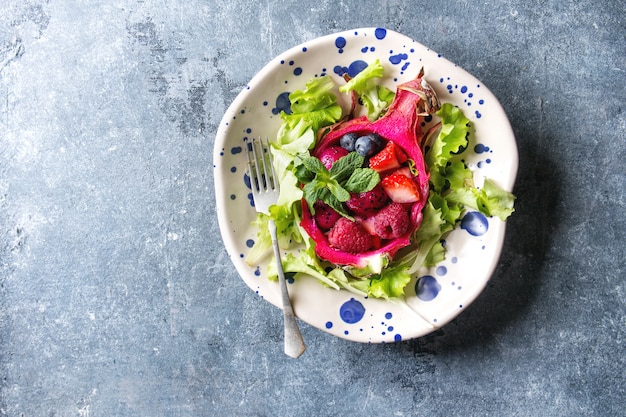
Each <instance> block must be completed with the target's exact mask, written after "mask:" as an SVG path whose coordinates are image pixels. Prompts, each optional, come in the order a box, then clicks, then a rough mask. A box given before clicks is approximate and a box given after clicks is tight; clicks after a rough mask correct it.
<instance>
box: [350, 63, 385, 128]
mask: <svg viewBox="0 0 626 417" xmlns="http://www.w3.org/2000/svg"><path fill="white" fill-rule="evenodd" d="M383 72H384V67H383V66H382V64H381V63H380V60H378V59H377V60H376V61H374V62H372V63H370V64H369V65H368V66H367V67H365V69H363V71H361V72H359V73H358V74H357V75H356V76H355V77H354V78H352V79H351V80H350V81H348V82H347V83H346V84H344V85H342V86H340V87H339V91H341V92H342V93H348V92H350V91H354V92H355V93H356V94H357V95H358V96H359V98H360V99H361V101H362V102H363V104H364V105H365V108H366V109H367V117H368V118H369V119H370V120H376V119H377V118H378V117H379V116H380V114H381V113H382V111H383V110H385V109H386V108H387V107H388V106H389V105H390V104H391V102H392V101H393V98H394V96H395V93H394V92H393V91H391V90H389V89H388V88H386V87H384V86H382V85H379V84H378V82H377V79H378V78H381V77H382V76H383Z"/></svg>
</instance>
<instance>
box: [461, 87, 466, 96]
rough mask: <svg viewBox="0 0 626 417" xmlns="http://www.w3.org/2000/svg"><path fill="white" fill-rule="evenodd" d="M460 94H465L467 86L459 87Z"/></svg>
mask: <svg viewBox="0 0 626 417" xmlns="http://www.w3.org/2000/svg"><path fill="white" fill-rule="evenodd" d="M461 93H463V94H465V93H467V86H466V85H464V86H463V87H461Z"/></svg>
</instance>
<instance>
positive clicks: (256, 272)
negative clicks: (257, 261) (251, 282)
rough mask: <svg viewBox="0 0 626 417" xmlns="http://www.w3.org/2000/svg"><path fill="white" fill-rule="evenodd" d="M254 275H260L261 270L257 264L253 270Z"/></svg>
mask: <svg viewBox="0 0 626 417" xmlns="http://www.w3.org/2000/svg"><path fill="white" fill-rule="evenodd" d="M254 275H256V276H257V277H259V276H261V270H260V269H259V267H258V266H257V268H256V270H255V271H254Z"/></svg>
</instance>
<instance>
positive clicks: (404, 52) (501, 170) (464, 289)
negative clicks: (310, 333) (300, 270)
mask: <svg viewBox="0 0 626 417" xmlns="http://www.w3.org/2000/svg"><path fill="white" fill-rule="evenodd" d="M376 58H378V59H380V61H381V62H382V63H383V65H384V67H385V77H384V79H383V81H382V82H383V83H384V84H385V85H386V86H387V87H389V88H392V89H394V90H395V86H396V85H397V84H399V83H402V82H405V81H408V80H410V79H412V78H414V77H415V76H416V75H417V73H418V72H419V70H420V68H421V67H424V69H425V74H426V79H427V80H428V81H429V83H430V84H431V85H432V86H433V88H434V89H435V91H436V92H437V93H438V95H439V98H440V99H441V101H442V102H450V103H452V104H455V105H457V106H458V107H460V108H461V109H462V110H463V112H464V114H465V115H466V116H467V117H468V118H469V119H470V121H471V123H472V126H473V128H474V132H473V133H472V135H471V137H470V145H469V146H468V148H467V150H466V151H465V153H464V159H465V161H466V162H467V163H468V164H469V166H470V168H471V169H472V170H473V172H474V176H475V182H476V184H477V185H481V184H482V180H483V179H484V178H485V177H489V178H491V179H494V180H495V181H496V182H497V183H498V184H499V185H500V186H502V187H503V188H505V189H507V190H509V191H511V190H512V188H513V184H514V181H515V176H516V174H517V164H518V156H517V147H516V143H515V137H514V135H513V132H512V129H511V126H510V124H509V121H508V119H507V117H506V115H505V113H504V111H503V109H502V107H501V105H500V103H499V102H498V101H497V99H496V98H495V97H494V95H493V94H492V93H491V92H490V91H489V90H488V89H487V88H486V87H485V86H484V85H483V84H482V83H481V82H480V81H479V80H477V79H476V78H475V77H473V76H472V75H470V74H469V73H467V72H466V71H465V70H463V69H461V68H459V67H458V66H456V65H454V64H453V63H451V62H449V61H447V60H446V59H445V58H443V57H441V55H439V54H437V53H436V52H434V51H432V50H430V49H429V48H427V47H425V46H423V45H421V44H419V43H418V42H416V41H414V40H412V39H410V38H408V37H406V36H404V35H401V34H399V33H396V32H393V31H390V30H385V29H382V28H364V29H355V30H350V31H347V32H342V33H337V34H333V35H328V36H324V37H321V38H318V39H315V40H312V41H309V42H306V43H304V44H302V45H299V46H296V47H294V48H292V49H290V50H288V51H286V52H285V53H283V54H281V55H279V56H278V57H276V58H275V59H273V60H272V61H271V62H269V63H268V64H267V65H266V66H265V67H264V68H263V69H262V70H261V71H260V72H259V73H258V74H257V75H256V76H254V78H252V80H250V83H249V84H248V85H247V86H246V88H245V89H244V90H243V91H242V92H241V93H240V94H239V95H238V96H237V98H236V99H235V101H234V102H233V103H232V105H231V106H230V107H229V108H228V111H227V112H226V114H225V115H224V117H223V119H222V121H221V123H220V125H219V128H218V132H217V137H216V140H215V149H214V170H215V172H214V173H215V191H216V199H217V210H218V211H217V215H218V219H219V226H220V230H221V233H222V239H223V241H224V244H225V246H226V249H227V251H228V254H229V256H230V258H231V260H232V262H233V263H234V265H235V267H236V269H237V271H238V272H239V274H240V275H241V277H242V278H243V280H244V281H245V283H246V284H247V285H248V286H249V287H250V288H251V289H252V290H253V291H255V292H256V293H257V294H258V295H259V297H260V298H262V299H264V300H266V301H269V302H270V303H272V304H273V305H275V306H279V305H280V296H279V289H278V284H277V283H275V282H271V281H269V280H267V279H266V277H265V273H264V271H265V265H266V264H267V259H265V260H263V261H262V262H261V263H260V264H259V265H255V266H249V265H247V264H246V263H245V262H244V260H243V258H244V256H245V254H246V253H247V252H248V251H249V250H250V246H251V245H252V243H253V242H254V239H255V238H256V232H257V231H256V230H255V229H254V228H253V227H252V226H251V222H252V220H253V219H254V217H255V215H256V213H255V210H254V208H253V207H252V206H251V204H250V199H251V194H250V189H249V188H248V186H247V185H246V183H245V180H244V174H245V154H244V153H243V149H244V140H246V139H247V138H250V137H252V136H264V137H265V136H267V137H270V138H272V137H275V134H276V132H277V130H278V127H279V125H280V116H279V115H278V113H279V110H280V109H281V108H284V106H285V98H286V94H288V93H289V92H292V91H294V90H298V89H303V88H304V86H305V83H306V82H307V81H309V80H310V79H311V78H313V77H319V76H321V75H323V74H328V75H331V76H332V77H333V78H334V79H335V80H336V82H337V84H338V85H340V84H342V83H343V82H344V81H343V79H342V78H341V77H340V76H339V75H338V73H341V72H342V71H345V70H346V69H348V70H349V71H352V70H354V69H357V68H358V67H359V66H360V65H363V64H364V63H369V62H372V61H374V60H375V59H376ZM344 104H346V105H347V101H346V102H345V103H344ZM504 231H505V223H504V222H502V221H500V220H499V219H497V218H485V217H484V216H483V215H481V214H480V213H474V212H469V213H467V214H466V217H464V219H463V222H462V224H461V225H460V226H459V228H458V229H457V230H454V231H453V232H451V233H450V235H448V236H447V237H446V249H447V256H446V259H445V260H444V261H443V262H441V263H440V264H439V265H437V266H436V267H434V268H428V269H427V268H423V269H422V270H420V271H418V273H416V274H415V276H414V277H413V280H412V281H411V283H410V284H409V285H408V286H407V291H406V292H407V295H406V297H405V298H404V299H401V300H397V301H385V300H379V299H372V298H363V297H359V296H356V295H354V294H352V293H350V292H347V291H345V290H341V291H336V290H333V289H329V288H326V287H323V286H322V285H321V284H320V283H319V282H318V281H317V280H315V279H314V278H311V277H304V279H298V280H296V281H295V282H291V283H290V285H289V291H290V294H291V298H292V302H293V305H294V310H295V313H296V315H297V316H298V317H299V318H300V319H301V320H303V321H305V322H307V323H309V324H310V325H312V326H315V327H317V328H319V329H321V330H323V331H326V332H328V333H330V334H333V335H335V336H338V337H342V338H345V339H349V340H353V341H358V342H369V343H383V342H393V341H400V340H407V339H412V338H416V337H420V336H423V335H425V334H428V333H430V332H432V331H433V330H435V329H437V328H439V327H441V326H443V325H444V324H446V323H447V322H449V321H450V320H452V319H453V318H454V317H456V316H457V315H458V314H459V313H460V312H461V311H463V309H465V308H466V307H467V306H468V305H469V304H470V303H471V302H472V301H473V300H474V299H475V298H476V297H477V296H478V294H480V292H481V291H482V290H483V289H484V287H485V285H486V283H487V281H488V280H489V278H490V276H491V274H492V273H493V270H494V268H495V266H496V264H497V261H498V258H499V256H500V252H501V249H502V244H503V239H504ZM268 255H269V254H268Z"/></svg>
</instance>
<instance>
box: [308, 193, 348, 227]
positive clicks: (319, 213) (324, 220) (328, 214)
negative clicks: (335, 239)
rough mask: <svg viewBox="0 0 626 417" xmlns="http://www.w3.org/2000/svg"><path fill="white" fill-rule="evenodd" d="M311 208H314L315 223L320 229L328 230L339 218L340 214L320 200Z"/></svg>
mask: <svg viewBox="0 0 626 417" xmlns="http://www.w3.org/2000/svg"><path fill="white" fill-rule="evenodd" d="M313 208H315V222H316V223H317V226H318V227H319V228H320V229H324V230H328V229H330V228H331V227H333V226H334V225H335V223H337V220H339V219H340V218H341V214H339V213H337V212H336V211H335V210H334V209H333V208H332V207H331V206H329V205H328V204H326V203H324V202H323V201H322V200H319V201H317V202H316V203H315V204H314V205H313Z"/></svg>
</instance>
